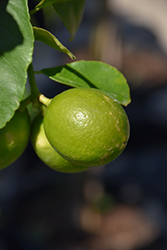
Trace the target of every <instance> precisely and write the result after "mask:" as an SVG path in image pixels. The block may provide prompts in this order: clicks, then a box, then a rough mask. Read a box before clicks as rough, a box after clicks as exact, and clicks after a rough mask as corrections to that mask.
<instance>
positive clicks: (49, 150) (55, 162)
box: [31, 114, 87, 173]
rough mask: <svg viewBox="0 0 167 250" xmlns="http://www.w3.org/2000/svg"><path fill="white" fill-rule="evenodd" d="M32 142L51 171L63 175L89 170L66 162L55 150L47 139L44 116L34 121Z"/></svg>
mask: <svg viewBox="0 0 167 250" xmlns="http://www.w3.org/2000/svg"><path fill="white" fill-rule="evenodd" d="M31 142H32V146H33V148H34V150H35V152H36V154H37V156H38V157H39V159H40V160H41V161H42V162H44V163H45V164H46V165H47V166H48V167H50V168H51V169H53V170H56V171H58V172H62V173H79V172H83V171H85V170H87V168H84V167H81V166H77V165H74V164H72V163H70V162H69V161H67V160H65V159H64V158H63V157H62V156H60V155H59V154H58V153H57V152H56V151H55V150H54V148H53V147H52V146H51V145H50V143H49V141H48V139H47V138H46V135H45V132H44V127H43V116H42V114H39V115H38V116H36V118H35V119H34V121H33V124H32V131H31Z"/></svg>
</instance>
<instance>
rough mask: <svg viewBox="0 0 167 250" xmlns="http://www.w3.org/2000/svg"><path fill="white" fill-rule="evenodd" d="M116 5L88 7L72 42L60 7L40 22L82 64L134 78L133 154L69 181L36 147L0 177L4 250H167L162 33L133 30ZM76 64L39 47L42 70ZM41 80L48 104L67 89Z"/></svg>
mask: <svg viewBox="0 0 167 250" xmlns="http://www.w3.org/2000/svg"><path fill="white" fill-rule="evenodd" d="M108 2H109V1H103V0H101V1H96V0H91V1H86V6H85V12H84V16H83V20H82V22H81V25H80V27H79V29H78V31H77V33H76V36H75V39H74V40H73V41H72V42H69V38H70V34H69V33H68V31H67V30H66V28H65V27H64V26H63V24H62V22H61V21H60V20H59V19H58V17H57V16H56V15H55V14H54V12H53V10H52V9H51V8H50V7H48V8H46V10H45V12H42V11H40V12H38V13H36V14H35V16H34V19H33V22H34V24H35V25H37V26H40V27H44V28H46V29H48V30H50V31H51V32H52V33H54V34H55V35H56V36H57V38H58V39H59V40H60V41H61V42H62V43H63V44H64V45H65V46H67V47H68V48H69V49H70V50H71V51H72V52H73V53H74V55H76V57H77V60H81V59H85V60H101V61H103V62H107V63H109V64H111V65H112V66H115V67H117V68H118V69H119V70H120V71H121V72H122V73H123V74H124V75H125V77H126V78H127V81H128V83H129V86H130V89H131V98H132V102H131V104H130V105H129V106H128V107H125V110H126V112H127V115H128V117H129V120H130V126H131V136H130V139H129V142H128V145H127V147H126V149H125V151H124V152H123V153H122V155H121V156H120V157H118V158H117V159H116V160H115V161H113V162H112V163H110V164H108V165H106V166H102V167H98V168H94V169H90V170H89V171H86V172H84V173H80V174H62V173H58V172H56V171H53V170H52V169H50V168H48V167H47V166H46V165H44V164H43V163H42V162H41V161H40V160H39V159H38V157H37V156H36V154H35V152H34V151H33V149H32V146H31V142H29V145H28V147H27V149H26V150H25V152H24V153H23V155H22V156H21V157H20V158H19V159H18V160H17V161H16V162H14V163H13V164H12V165H10V166H9V167H7V168H6V169H4V170H2V171H1V174H0V249H2V250H14V249H17V250H21V249H23V250H33V249H34V250H38V249H39V250H43V249H47V250H52V249H63V250H73V249H74V250H90V249H91V250H93V249H97V250H98V249H101V250H166V249H167V129H166V127H167V126H166V125H167V116H166V110H167V84H166V83H167V57H166V52H165V49H164V47H162V46H161V45H160V42H159V37H158V34H157V32H156V29H155V30H154V28H153V27H154V26H150V29H149V25H148V23H147V24H146V25H144V23H143V24H142V25H141V24H140V22H139V23H137V22H133V20H131V18H130V17H128V16H127V15H124V14H123V13H119V12H118V11H116V10H115V9H114V5H113V7H112V5H110V7H109V5H107V4H108ZM127 2H128V1H127ZM144 2H146V1H143V3H142V4H144ZM148 2H150V6H153V5H152V3H151V1H147V4H148ZM162 2H163V1H160V2H159V5H158V6H159V7H160V4H161V3H162ZM164 2H165V1H164ZM111 3H112V1H111ZM155 3H156V1H154V4H155ZM157 3H158V0H157ZM136 4H137V2H136ZM138 4H139V3H138ZM29 5H30V9H32V8H33V6H34V5H35V3H34V2H33V1H32V0H31V1H29ZM137 8H138V6H137V5H136V8H135V9H134V11H136V12H137ZM155 12H156V4H155ZM48 14H49V15H48ZM148 14H149V13H148ZM162 14H163V11H162ZM45 15H46V17H47V18H46V19H45ZM150 18H151V17H150ZM141 19H142V17H141ZM157 20H158V19H157ZM157 26H158V23H157ZM159 29H163V27H162V25H160V24H159ZM67 62H70V59H69V58H68V57H67V56H66V55H64V54H62V53H60V52H57V51H54V50H53V49H52V48H49V47H47V46H46V45H44V44H42V43H40V42H36V43H35V50H34V62H33V64H34V68H35V70H40V69H42V68H46V67H53V66H57V65H61V64H64V63H67ZM36 80H37V84H38V87H39V89H40V91H41V92H42V93H44V94H45V95H46V96H48V97H53V96H54V95H56V94H57V93H60V92H61V91H63V90H65V89H66V88H67V87H66V86H63V85H61V84H58V83H55V82H53V81H51V80H49V79H48V78H47V77H45V76H43V75H37V77H36ZM27 88H28V87H27Z"/></svg>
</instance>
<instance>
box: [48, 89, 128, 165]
mask: <svg viewBox="0 0 167 250" xmlns="http://www.w3.org/2000/svg"><path fill="white" fill-rule="evenodd" d="M44 129H45V133H46V136H47V138H48V140H49V142H50V143H51V145H52V147H54V149H56V151H57V152H58V153H59V154H60V155H61V156H63V157H64V158H65V159H67V160H68V161H70V162H72V163H74V164H77V165H80V166H85V167H92V166H101V165H104V164H107V163H109V162H111V161H112V160H114V159H115V158H116V157H118V155H120V154H121V152H122V151H123V150H124V148H125V147H126V144H127V141H128V138H129V121H128V118H127V115H126V113H125V111H124V109H123V108H122V106H121V105H120V104H119V103H117V102H116V101H115V100H114V99H113V98H111V97H110V96H109V95H108V94H106V93H104V92H102V91H101V90H98V89H94V88H73V89H69V90H66V91H64V92H62V93H60V94H58V95H57V96H55V97H54V98H53V99H52V100H51V102H50V104H49V105H48V107H47V109H46V113H45V116H44Z"/></svg>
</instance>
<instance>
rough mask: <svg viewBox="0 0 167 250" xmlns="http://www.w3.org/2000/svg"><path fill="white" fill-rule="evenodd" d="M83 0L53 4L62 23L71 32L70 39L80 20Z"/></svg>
mask: <svg viewBox="0 0 167 250" xmlns="http://www.w3.org/2000/svg"><path fill="white" fill-rule="evenodd" d="M84 5H85V0H72V1H68V2H62V3H56V4H53V8H54V9H55V11H56V13H57V14H58V15H59V17H60V18H61V20H62V21H63V23H64V25H65V26H66V27H67V29H68V31H69V32H70V34H71V36H72V37H71V39H72V38H73V37H74V35H75V32H76V30H77V28H78V26H79V24H80V22H81V19H82V15H83V9H84Z"/></svg>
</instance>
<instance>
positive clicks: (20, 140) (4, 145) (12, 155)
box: [0, 109, 31, 169]
mask: <svg viewBox="0 0 167 250" xmlns="http://www.w3.org/2000/svg"><path fill="white" fill-rule="evenodd" d="M30 128H31V123H30V116H29V114H28V111H27V109H25V111H24V112H22V113H21V112H20V111H19V110H17V111H16V112H15V114H14V116H13V117H12V119H11V120H10V121H9V122H8V123H7V124H6V126H5V127H3V128H2V129H0V142H1V143H0V169H3V168H5V167H7V166H9V165H10V164H11V163H13V162H14V161H15V160H16V159H17V158H18V157H19V156H20V155H21V154H22V153H23V151H24V150H25V148H26V146H27V144H28V141H29V137H30Z"/></svg>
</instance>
